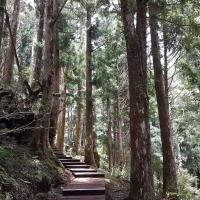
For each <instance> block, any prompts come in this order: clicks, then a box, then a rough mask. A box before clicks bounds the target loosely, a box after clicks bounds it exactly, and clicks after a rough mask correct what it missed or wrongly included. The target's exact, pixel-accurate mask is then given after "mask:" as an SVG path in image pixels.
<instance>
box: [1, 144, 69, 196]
mask: <svg viewBox="0 0 200 200" xmlns="http://www.w3.org/2000/svg"><path fill="white" fill-rule="evenodd" d="M66 181H67V177H66V175H65V173H64V170H63V168H62V166H61V165H60V163H59V161H58V160H57V159H56V158H55V157H54V156H53V154H51V153H49V154H48V155H47V154H46V155H44V154H42V153H41V152H34V153H33V152H31V151H30V150H28V149H27V148H25V147H19V146H9V147H8V146H0V200H26V199H28V200H47V199H48V200H49V199H50V200H54V199H57V196H58V193H59V192H60V186H61V185H62V184H63V183H64V182H65V183H66Z"/></svg>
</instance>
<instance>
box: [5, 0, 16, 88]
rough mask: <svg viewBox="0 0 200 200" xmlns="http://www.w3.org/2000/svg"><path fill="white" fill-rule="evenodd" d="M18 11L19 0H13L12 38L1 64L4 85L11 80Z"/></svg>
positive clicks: (9, 83) (8, 84)
mask: <svg viewBox="0 0 200 200" xmlns="http://www.w3.org/2000/svg"><path fill="white" fill-rule="evenodd" d="M19 11H20V0H15V2H14V10H13V13H12V17H11V22H10V26H11V31H12V37H13V38H10V41H9V45H8V48H7V49H6V53H5V58H4V62H3V65H2V66H3V82H4V85H5V87H9V86H10V85H11V80H12V75H13V64H14V56H15V49H14V47H13V45H15V46H16V39H17V27H18V21H19Z"/></svg>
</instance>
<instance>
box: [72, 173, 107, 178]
mask: <svg viewBox="0 0 200 200" xmlns="http://www.w3.org/2000/svg"><path fill="white" fill-rule="evenodd" d="M73 175H74V176H75V177H76V178H104V176H105V175H104V174H103V173H99V172H73Z"/></svg>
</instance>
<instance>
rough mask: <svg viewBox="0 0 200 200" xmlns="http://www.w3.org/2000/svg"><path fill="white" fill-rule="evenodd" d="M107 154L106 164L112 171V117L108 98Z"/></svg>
mask: <svg viewBox="0 0 200 200" xmlns="http://www.w3.org/2000/svg"><path fill="white" fill-rule="evenodd" d="M106 110H107V119H108V122H107V123H108V124H107V151H108V152H107V154H108V164H109V170H110V171H112V168H113V152H112V117H111V106H110V99H109V98H108V99H107V109H106Z"/></svg>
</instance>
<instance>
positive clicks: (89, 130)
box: [85, 8, 96, 166]
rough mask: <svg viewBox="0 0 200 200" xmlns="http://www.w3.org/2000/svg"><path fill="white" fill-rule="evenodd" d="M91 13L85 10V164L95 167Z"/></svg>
mask: <svg viewBox="0 0 200 200" xmlns="http://www.w3.org/2000/svg"><path fill="white" fill-rule="evenodd" d="M91 26H92V25H91V11H90V9H89V8H87V23H86V29H87V33H86V146H85V162H86V163H87V164H89V165H92V166H95V165H96V164H95V159H94V152H93V112H92V111H93V99H92V55H91V54H92V43H91V40H92V38H91V37H92V35H91V33H92V32H91V30H92V28H91Z"/></svg>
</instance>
